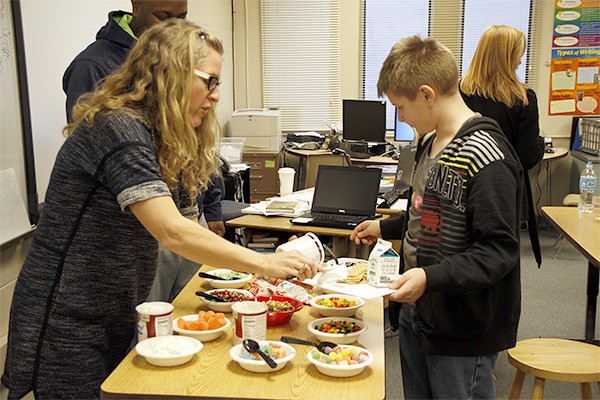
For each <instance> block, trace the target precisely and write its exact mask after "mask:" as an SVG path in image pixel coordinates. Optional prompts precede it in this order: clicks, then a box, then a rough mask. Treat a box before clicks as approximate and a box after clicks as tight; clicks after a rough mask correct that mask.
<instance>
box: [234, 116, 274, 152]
mask: <svg viewBox="0 0 600 400" xmlns="http://www.w3.org/2000/svg"><path fill="white" fill-rule="evenodd" d="M231 136H232V137H244V138H246V142H245V143H244V147H245V148H247V149H251V150H262V151H279V150H281V144H282V143H281V141H282V139H281V110H280V109H279V108H245V109H240V110H235V111H234V112H233V114H231Z"/></svg>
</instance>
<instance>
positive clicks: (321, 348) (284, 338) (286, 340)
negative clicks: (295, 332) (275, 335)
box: [281, 336, 337, 353]
mask: <svg viewBox="0 0 600 400" xmlns="http://www.w3.org/2000/svg"><path fill="white" fill-rule="evenodd" d="M281 341H282V342H283V343H295V344H304V345H306V346H315V347H316V348H317V350H319V351H320V352H321V353H325V349H327V348H328V347H329V348H330V349H333V348H334V347H335V346H337V344H335V343H332V342H321V343H319V344H316V343H315V342H309V341H308V340H302V339H296V338H293V337H290V336H282V337H281Z"/></svg>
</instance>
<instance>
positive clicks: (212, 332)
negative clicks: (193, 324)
mask: <svg viewBox="0 0 600 400" xmlns="http://www.w3.org/2000/svg"><path fill="white" fill-rule="evenodd" d="M179 319H183V320H184V321H186V322H190V321H197V320H198V314H192V315H186V316H183V317H179V318H176V319H175V320H174V321H173V331H175V332H177V333H178V334H179V335H181V336H187V337H191V338H194V339H196V340H199V341H201V342H210V341H211V340H215V339H216V338H218V337H219V336H221V335H222V334H223V332H225V331H226V330H227V329H229V327H230V326H231V321H230V320H229V318H225V325H223V326H222V327H220V328H217V329H209V330H205V331H195V330H190V329H181V328H180V327H179V326H178V325H177V321H178V320H179Z"/></svg>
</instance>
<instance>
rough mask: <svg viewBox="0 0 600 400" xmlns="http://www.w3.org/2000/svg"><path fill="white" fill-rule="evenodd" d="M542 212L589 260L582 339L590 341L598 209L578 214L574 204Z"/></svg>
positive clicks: (598, 257) (599, 243) (598, 263)
mask: <svg viewBox="0 0 600 400" xmlns="http://www.w3.org/2000/svg"><path fill="white" fill-rule="evenodd" d="M542 213H543V214H544V215H546V217H548V220H549V221H550V223H551V224H552V225H553V226H554V227H556V229H558V231H559V232H561V233H562V234H563V236H564V237H565V238H566V239H567V240H568V241H569V242H571V243H572V244H573V246H575V248H577V250H579V252H581V254H583V255H584V256H585V258H587V259H588V280H587V309H586V320H585V340H586V341H588V342H593V341H594V339H595V328H596V299H597V298H598V283H599V282H598V278H599V272H600V271H599V270H598V268H600V209H598V208H596V209H595V210H594V212H593V213H591V214H589V213H584V214H579V212H578V211H577V207H542Z"/></svg>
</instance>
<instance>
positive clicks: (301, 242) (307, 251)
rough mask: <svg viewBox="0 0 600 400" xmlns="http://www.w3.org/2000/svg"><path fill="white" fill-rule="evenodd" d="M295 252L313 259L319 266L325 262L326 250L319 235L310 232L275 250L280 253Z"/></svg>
mask: <svg viewBox="0 0 600 400" xmlns="http://www.w3.org/2000/svg"><path fill="white" fill-rule="evenodd" d="M293 250H298V251H299V252H300V253H302V254H303V255H305V256H306V257H308V258H310V259H312V260H313V261H314V262H316V263H317V264H321V263H323V261H325V250H324V249H323V244H322V243H321V241H320V240H319V238H318V237H317V235H315V234H314V233H312V232H308V233H307V234H306V235H304V236H300V237H299V238H298V239H295V240H291V241H289V242H286V243H283V244H282V245H280V246H279V247H277V248H276V249H275V252H276V253H279V252H280V251H293Z"/></svg>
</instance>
